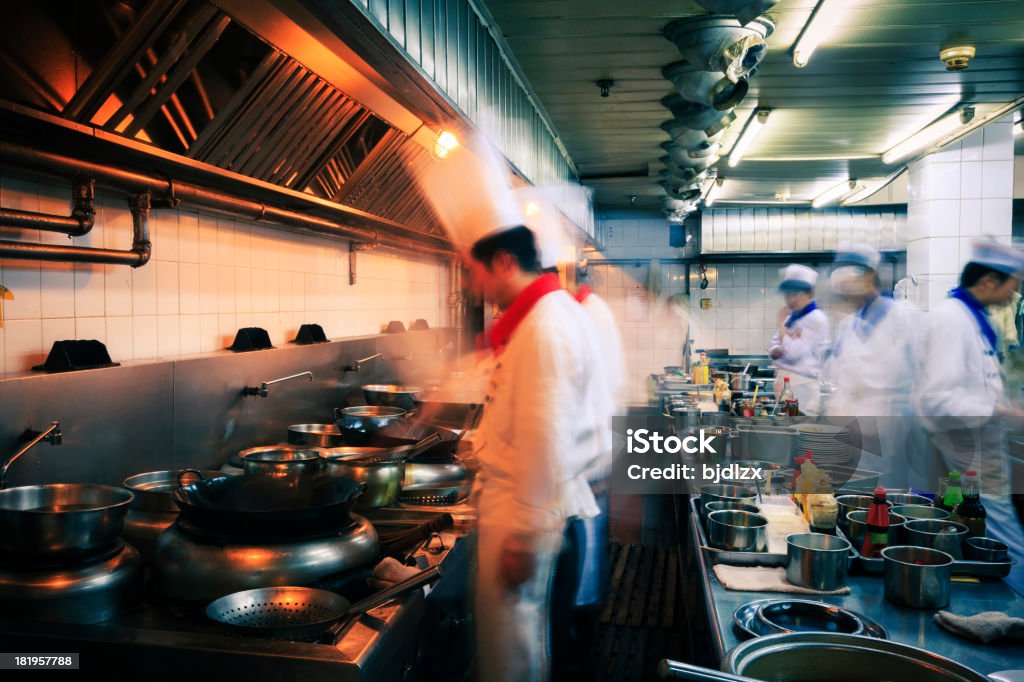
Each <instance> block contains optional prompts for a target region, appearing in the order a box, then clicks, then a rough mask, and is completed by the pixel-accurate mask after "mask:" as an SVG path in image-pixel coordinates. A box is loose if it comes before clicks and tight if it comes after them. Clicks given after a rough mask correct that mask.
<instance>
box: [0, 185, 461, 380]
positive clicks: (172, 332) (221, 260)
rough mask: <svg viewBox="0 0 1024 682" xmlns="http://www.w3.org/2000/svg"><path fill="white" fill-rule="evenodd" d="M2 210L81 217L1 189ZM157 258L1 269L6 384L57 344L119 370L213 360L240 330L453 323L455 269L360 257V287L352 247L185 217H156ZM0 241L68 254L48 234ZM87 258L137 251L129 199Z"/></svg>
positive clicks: (279, 339) (99, 224) (28, 191)
mask: <svg viewBox="0 0 1024 682" xmlns="http://www.w3.org/2000/svg"><path fill="white" fill-rule="evenodd" d="M0 206H3V207H5V208H19V209H22V210H29V211H40V212H44V213H57V214H65V215H66V214H67V213H69V212H70V187H69V186H59V185H50V184H41V183H37V182H33V181H27V180H23V179H20V178H13V177H2V178H0ZM150 230H151V233H152V240H153V257H152V259H151V260H150V262H149V264H148V265H146V266H144V267H142V268H137V269H132V268H130V267H127V266H122V265H84V264H75V265H71V264H61V263H42V264H40V263H39V262H36V261H15V260H9V259H8V260H2V261H0V284H2V285H3V286H4V287H6V289H8V290H9V293H6V294H3V300H0V305H2V308H0V312H2V326H0V372H8V373H9V372H19V371H23V370H26V369H28V368H30V367H31V366H32V365H34V364H39V363H41V362H42V361H43V360H45V357H46V354H47V353H48V352H49V349H50V346H51V345H52V343H53V342H54V341H55V340H62V339H74V338H78V339H98V340H100V341H103V342H104V343H106V345H107V348H108V350H109V351H110V355H111V357H112V358H113V359H114V360H115V361H125V360H141V359H149V358H158V357H160V358H166V357H174V356H178V355H187V354H193V353H202V352H207V351H213V350H217V349H221V348H224V347H226V346H228V345H230V343H231V341H232V340H233V339H234V335H235V332H236V331H237V330H238V329H239V328H240V327H248V326H256V327H263V328H265V329H266V330H267V331H268V332H269V333H270V338H271V341H272V342H273V344H274V345H275V346H276V345H280V344H283V343H286V342H288V341H290V340H291V339H293V338H294V337H295V333H296V331H297V330H298V328H299V326H300V325H301V324H304V323H310V322H313V323H317V324H320V325H321V326H322V327H323V328H324V331H325V332H326V333H327V336H328V337H329V338H339V337H345V336H358V335H364V334H375V333H379V332H380V331H381V327H382V326H383V325H384V324H386V323H387V322H388V321H389V320H401V321H403V322H404V323H405V324H406V326H408V325H409V324H410V322H412V321H413V320H414V319H416V318H425V319H426V320H427V321H428V323H430V325H431V326H439V325H442V324H444V323H445V315H446V313H445V291H446V281H445V280H446V277H447V274H446V273H447V268H446V266H445V265H444V264H442V263H441V262H439V261H436V260H432V259H426V258H417V257H413V256H409V255H404V254H403V255H398V254H396V253H394V252H391V251H387V250H378V251H372V252H361V253H359V255H358V256H357V258H358V261H357V266H356V273H357V283H356V284H355V285H354V286H350V285H349V283H348V275H349V258H348V243H347V242H345V241H340V240H331V239H321V238H317V237H309V236H303V235H297V234H291V233H288V232H284V231H281V230H274V229H270V228H267V227H264V226H260V225H255V224H251V223H248V222H246V221H242V220H231V219H226V218H219V217H212V216H207V215H198V214H196V213H192V212H188V211H183V210H178V211H171V210H154V211H153V212H152V213H151V217H150ZM0 238H2V239H13V240H19V241H30V242H40V241H41V242H52V243H63V244H66V243H68V241H69V238H68V237H67V236H65V235H61V234H57V233H48V232H40V231H38V230H14V229H0ZM70 241H71V242H72V243H73V244H75V245H77V246H92V247H103V248H115V249H128V248H130V247H131V214H130V213H129V211H128V204H127V202H126V200H125V199H123V198H118V197H116V196H109V195H101V196H98V197H97V218H96V226H95V227H94V228H93V230H92V232H90V234H88V235H86V236H84V237H76V238H74V239H72V240H70Z"/></svg>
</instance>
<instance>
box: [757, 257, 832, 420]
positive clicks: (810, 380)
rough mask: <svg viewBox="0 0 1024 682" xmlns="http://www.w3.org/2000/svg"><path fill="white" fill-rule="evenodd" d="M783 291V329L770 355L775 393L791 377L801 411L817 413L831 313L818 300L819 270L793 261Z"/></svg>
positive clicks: (785, 273)
mask: <svg viewBox="0 0 1024 682" xmlns="http://www.w3.org/2000/svg"><path fill="white" fill-rule="evenodd" d="M781 275H782V282H781V283H780V284H779V291H781V292H782V294H783V296H784V297H785V301H786V307H785V308H783V309H782V310H781V311H780V314H779V328H778V330H777V331H776V332H775V335H774V336H772V340H771V341H770V342H769V344H768V356H769V357H770V358H771V359H772V361H773V364H774V365H775V368H776V371H775V395H776V397H778V396H779V395H780V394H781V392H782V389H783V384H784V379H785V377H789V383H790V386H792V388H793V394H794V396H795V397H796V399H797V400H798V401H800V411H801V412H803V413H804V414H808V415H811V416H817V415H818V414H819V408H820V402H821V390H820V386H819V384H818V382H819V376H820V374H821V366H822V362H823V361H824V359H825V352H826V351H827V350H828V347H829V322H828V316H827V315H826V314H825V313H824V312H822V311H821V310H819V309H818V306H817V304H816V303H815V302H814V285H815V284H816V283H817V281H818V273H817V272H816V271H815V270H814V268H809V267H807V266H806V265H799V264H793V265H790V266H788V267H786V268H783V269H782V271H781Z"/></svg>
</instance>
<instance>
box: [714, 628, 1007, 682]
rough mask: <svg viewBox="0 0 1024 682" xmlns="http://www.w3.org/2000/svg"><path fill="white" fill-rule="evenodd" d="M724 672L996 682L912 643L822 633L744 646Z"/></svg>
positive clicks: (846, 680)
mask: <svg viewBox="0 0 1024 682" xmlns="http://www.w3.org/2000/svg"><path fill="white" fill-rule="evenodd" d="M722 669H723V670H726V671H728V672H730V673H733V674H735V675H743V676H744V677H748V678H753V679H756V680H787V681H789V682H818V681H819V680H830V681H832V682H883V681H884V682H990V681H989V679H988V678H987V677H986V676H984V675H982V674H981V673H978V672H975V671H974V670H971V669H970V668H967V667H966V666H963V665H960V664H959V663H956V662H955V661H951V660H949V659H948V658H943V657H942V656H939V655H937V654H933V653H931V652H930V651H925V650H923V649H918V648H917V647H913V646H910V645H908V644H897V643H896V642H892V641H889V640H885V639H877V638H875V637H865V636H863V635H841V634H832V633H820V632H813V633H812V632H801V633H795V632H794V633H788V634H782V635H768V636H766V637H758V638H756V639H751V640H749V641H746V642H743V643H742V644H740V645H739V646H737V647H736V648H734V649H733V650H732V651H730V652H729V654H728V655H727V656H726V657H725V661H724V662H723V663H722Z"/></svg>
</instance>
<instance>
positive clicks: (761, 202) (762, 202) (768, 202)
mask: <svg viewBox="0 0 1024 682" xmlns="http://www.w3.org/2000/svg"><path fill="white" fill-rule="evenodd" d="M718 203H720V204H743V205H746V204H751V205H754V206H806V205H807V204H809V203H811V202H809V201H803V200H802V199H785V200H781V199H719V200H718Z"/></svg>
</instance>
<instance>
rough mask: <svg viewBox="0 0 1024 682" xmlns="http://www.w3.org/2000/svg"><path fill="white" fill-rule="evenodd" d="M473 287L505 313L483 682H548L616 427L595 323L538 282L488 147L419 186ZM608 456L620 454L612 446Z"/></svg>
mask: <svg viewBox="0 0 1024 682" xmlns="http://www.w3.org/2000/svg"><path fill="white" fill-rule="evenodd" d="M418 180H419V182H420V183H421V185H422V187H423V190H424V194H425V195H426V196H427V197H428V199H429V200H430V201H431V204H432V207H433V208H434V211H435V212H436V213H437V215H438V217H439V218H440V220H441V221H442V223H443V224H444V225H445V227H446V229H447V230H448V232H449V234H450V235H451V237H452V239H453V241H454V242H455V243H457V244H460V245H463V246H465V247H468V254H467V264H468V266H469V268H470V275H471V277H472V280H473V284H474V286H475V287H477V289H478V290H479V291H480V292H481V293H482V294H483V296H484V298H485V299H486V300H488V301H490V302H492V303H494V304H496V305H497V306H498V307H499V308H500V309H501V311H502V313H501V316H500V317H499V318H498V319H497V321H496V323H495V325H494V326H493V327H492V328H491V329H490V330H489V332H488V334H487V338H488V340H489V342H490V347H491V352H492V353H493V354H494V363H493V369H492V371H491V372H490V376H489V378H488V380H487V392H486V397H485V400H484V408H483V415H482V417H481V419H480V423H479V425H478V427H477V429H476V431H475V432H474V433H473V434H472V443H473V456H474V459H475V465H476V466H477V477H476V481H475V484H474V490H473V494H472V499H473V503H474V504H475V505H476V508H477V514H478V524H477V556H476V571H475V575H474V580H473V589H474V593H475V595H474V596H475V615H474V621H475V624H476V634H477V654H478V660H477V664H478V677H479V679H480V680H486V682H504V681H513V680H514V681H531V682H532V681H541V682H543V681H544V680H547V679H549V677H550V675H549V665H550V660H549V659H550V655H549V643H548V639H549V626H548V618H549V603H550V589H551V583H552V576H553V568H554V564H555V560H556V557H557V556H558V551H559V547H560V545H561V542H562V537H563V533H564V529H565V525H566V521H567V520H568V519H569V518H571V517H574V516H575V517H578V518H590V517H593V516H594V515H596V514H597V513H598V508H597V505H596V503H595V501H594V495H593V493H592V492H591V490H590V486H589V485H588V484H587V479H586V477H585V476H584V475H583V471H584V470H585V469H586V467H587V466H588V464H589V463H591V462H592V461H594V459H595V458H597V457H598V453H599V452H601V451H602V450H603V448H604V447H605V444H604V443H603V442H602V440H601V439H602V436H603V434H604V430H603V429H602V428H601V425H602V424H603V423H604V421H606V420H608V419H610V416H611V415H610V408H609V407H608V406H607V401H606V399H605V392H604V390H602V389H601V387H600V386H598V385H597V383H596V382H597V381H598V379H597V377H598V376H599V372H598V368H597V367H595V366H594V358H595V357H597V356H598V354H599V351H598V350H597V347H596V340H595V339H594V336H595V335H594V334H593V333H590V332H589V329H590V320H589V318H588V317H587V314H586V312H584V310H583V308H582V307H581V306H580V305H579V303H578V302H576V300H575V299H574V298H573V297H572V296H571V295H570V294H569V293H568V292H567V291H565V290H564V289H563V288H562V287H561V286H560V283H559V281H558V277H557V276H555V275H539V274H538V272H537V270H538V267H539V263H538V260H537V245H536V240H535V237H534V235H533V233H532V232H531V231H530V230H529V229H527V228H526V227H524V216H523V215H522V212H521V211H520V209H519V208H518V206H517V204H516V201H515V198H514V195H513V193H512V190H511V189H510V182H509V181H510V176H509V172H508V166H507V163H506V162H505V161H504V160H503V159H502V158H501V157H500V154H498V153H497V152H496V151H495V150H494V148H493V147H492V146H490V145H488V144H487V143H486V142H485V141H482V140H464V141H463V146H462V147H460V148H459V149H457V150H455V151H453V152H451V153H449V154H448V155H446V157H445V158H444V160H441V161H435V162H434V163H432V164H431V166H429V167H428V168H426V169H425V170H424V173H423V174H422V175H421V176H420V177H419V178H418ZM609 447H610V446H609Z"/></svg>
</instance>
